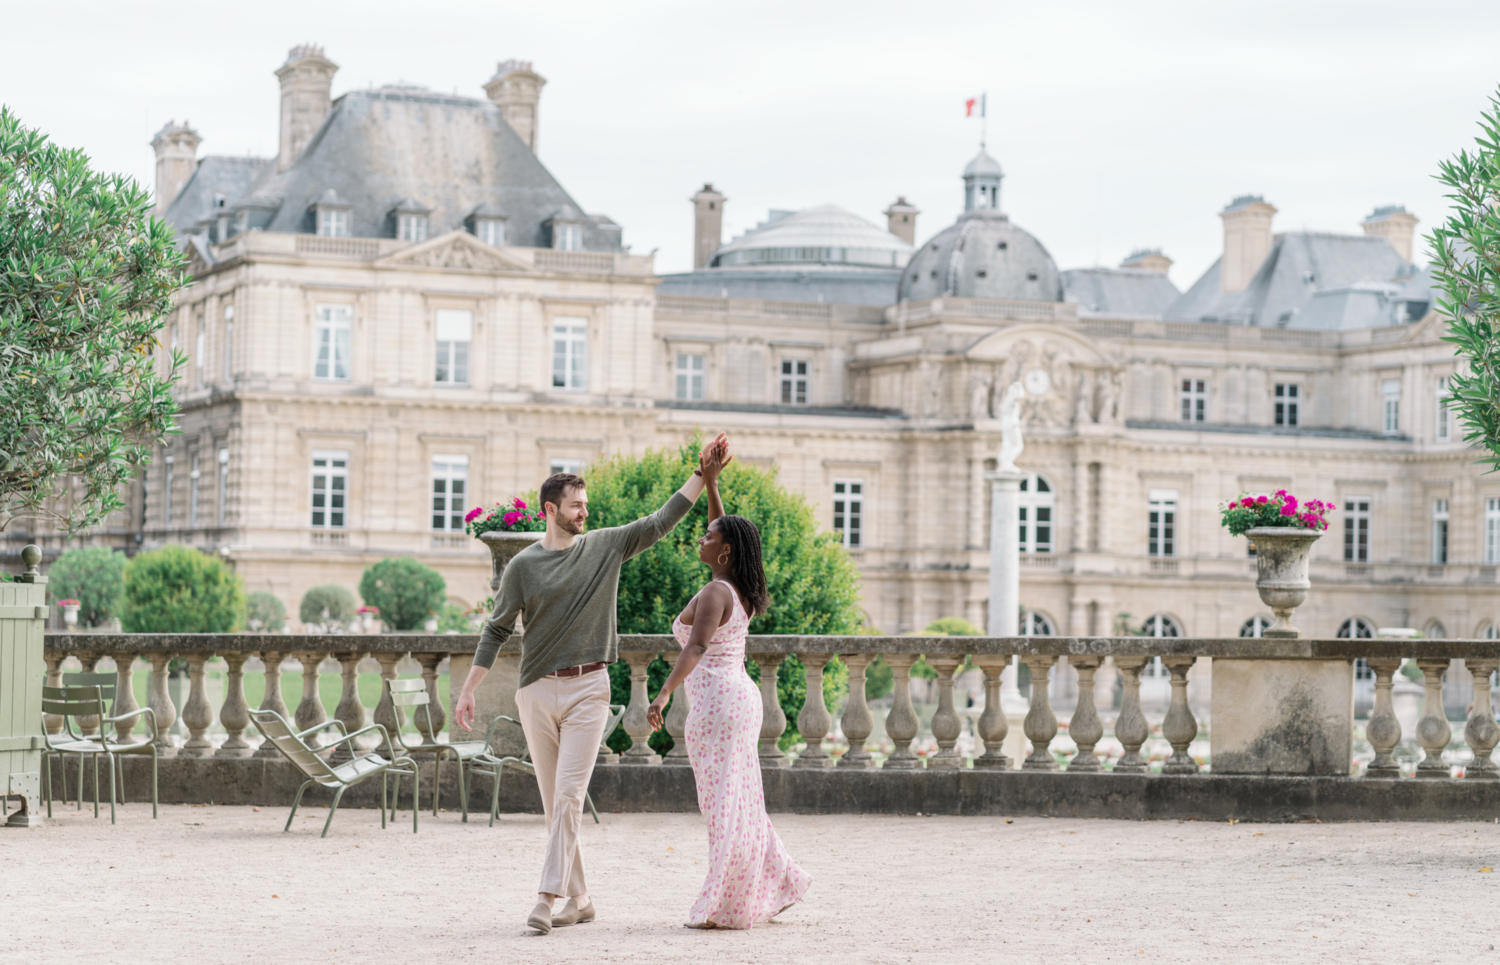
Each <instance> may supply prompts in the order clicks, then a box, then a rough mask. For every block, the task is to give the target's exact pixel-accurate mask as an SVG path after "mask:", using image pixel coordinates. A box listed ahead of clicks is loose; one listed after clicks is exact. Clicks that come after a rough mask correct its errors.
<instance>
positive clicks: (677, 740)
mask: <svg viewBox="0 0 1500 965" xmlns="http://www.w3.org/2000/svg"><path fill="white" fill-rule="evenodd" d="M681 656H682V654H681V653H680V652H673V653H664V654H662V659H664V660H666V661H667V663H669V664H671V665H672V666H673V667H674V668H675V667H676V666H677V659H678V658H679V657H681ZM688 703H689V701H688V693H687V683H686V681H684V683H683V685H682V686H681V687H678V688H677V689H676V690H674V691H673V692H672V702H671V703H670V704H668V705H667V712H666V713H665V714H663V715H662V723H663V724H665V725H666V729H667V736H668V737H670V738H672V749H671V750H669V751H667V752H666V754H664V755H662V759H661V762H662V763H663V764H671V765H676V766H682V765H689V766H690V765H691V764H692V763H693V762H692V759H691V758H689V757H688V749H687V740H686V738H685V737H684V736H683V735H684V734H686V733H687V719H688V711H689V710H690V709H691V708H690V707H689V706H688Z"/></svg>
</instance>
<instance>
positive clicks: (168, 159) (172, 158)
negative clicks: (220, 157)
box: [151, 121, 203, 218]
mask: <svg viewBox="0 0 1500 965" xmlns="http://www.w3.org/2000/svg"><path fill="white" fill-rule="evenodd" d="M201 143H203V138H201V137H199V136H198V132H197V131H195V130H193V128H192V126H191V125H190V124H188V122H187V121H183V122H182V123H181V124H178V123H177V122H176V121H167V126H166V127H164V128H162V129H161V130H159V131H157V132H156V136H155V137H153V138H152V139H151V147H152V149H153V150H155V151H156V207H155V208H153V209H152V211H151V213H152V214H154V215H156V216H157V217H158V218H159V217H161V216H162V214H163V213H165V212H166V210H167V205H169V204H171V203H172V199H173V198H175V197H177V195H178V193H179V192H180V191H182V186H183V185H184V184H187V183H188V178H190V177H192V176H193V171H194V170H195V169H196V168H197V167H198V145H199V144H201Z"/></svg>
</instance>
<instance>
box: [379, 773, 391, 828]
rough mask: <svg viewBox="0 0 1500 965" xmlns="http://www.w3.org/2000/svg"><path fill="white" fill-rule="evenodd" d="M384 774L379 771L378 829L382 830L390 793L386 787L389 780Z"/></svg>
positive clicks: (389, 801)
mask: <svg viewBox="0 0 1500 965" xmlns="http://www.w3.org/2000/svg"><path fill="white" fill-rule="evenodd" d="M386 776H387V775H386V772H385V771H381V772H380V830H382V831H384V830H385V811H386V807H387V806H388V805H389V804H390V803H391V795H390V792H389V790H388V789H387V785H388V784H389V783H390V782H389V781H387V780H386Z"/></svg>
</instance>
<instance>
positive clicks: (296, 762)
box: [250, 710, 422, 838]
mask: <svg viewBox="0 0 1500 965" xmlns="http://www.w3.org/2000/svg"><path fill="white" fill-rule="evenodd" d="M250 719H251V720H252V721H253V722H254V723H255V729H256V730H258V731H260V732H261V733H262V734H264V735H265V738H266V740H268V741H270V742H271V743H272V744H273V745H274V746H275V747H276V749H277V750H279V751H281V755H282V756H283V757H285V758H286V759H287V760H289V761H291V762H292V766H293V767H295V768H297V770H299V771H301V772H302V774H303V776H305V777H306V778H307V780H306V781H303V782H302V786H301V787H299V788H297V797H296V800H294V801H292V813H291V814H289V815H287V818H286V827H284V828H282V829H281V830H282V831H290V830H291V829H292V819H293V818H295V817H296V816H297V808H298V806H299V805H301V803H302V793H303V792H304V791H306V790H307V789H308V788H309V787H310V786H312V785H314V784H317V785H319V786H320V787H327V788H332V789H333V804H331V805H329V808H328V820H327V821H324V822H323V834H322V835H321V836H322V837H325V838H326V837H328V827H329V825H331V824H333V815H334V812H335V811H337V810H338V809H339V799H340V798H342V797H343V796H344V792H345V791H347V790H348V789H349V788H351V787H353V786H354V785H356V784H358V783H360V782H361V781H363V780H365V779H366V778H371V777H374V776H375V775H376V774H379V775H380V826H381V827H382V828H384V827H385V811H386V805H387V803H389V804H390V809H391V820H392V821H394V820H395V819H396V806H397V805H398V804H399V803H400V800H401V781H400V779H399V777H398V779H397V781H396V793H395V795H394V797H392V796H391V795H389V794H388V793H387V784H386V781H387V778H389V777H390V776H391V775H409V776H410V777H411V832H412V834H416V833H417V814H418V812H419V811H421V806H420V804H419V801H420V800H421V796H422V778H421V775H420V774H418V773H417V765H416V762H415V761H413V760H412V759H411V758H410V757H406V756H404V755H398V754H397V753H396V747H395V745H394V744H392V743H391V735H390V734H388V733H387V732H386V729H385V728H384V727H382V726H381V725H380V724H371V725H369V726H368V727H361V728H360V729H359V730H357V731H355V732H354V733H352V734H350V733H347V732H346V729H345V727H344V723H343V721H340V720H331V721H326V722H324V723H322V724H315V725H314V726H312V727H309V728H308V729H307V730H304V731H294V730H292V728H291V725H290V724H288V723H287V722H286V719H285V718H284V717H282V716H281V715H280V714H278V713H277V712H276V711H274V710H252V711H250ZM326 727H333V728H336V729H337V730H338V732H339V738H338V740H336V741H333V742H332V743H330V744H324V745H323V746H321V747H317V748H314V747H311V746H309V745H308V743H307V740H306V738H307V736H308V735H309V734H313V733H316V732H317V731H320V730H323V729H324V728H326ZM370 733H378V734H379V735H380V736H381V738H382V739H384V741H385V749H386V751H387V753H388V754H389V755H390V757H389V759H387V758H385V757H381V756H380V755H379V754H376V753H369V754H365V755H364V756H362V757H355V758H353V759H352V760H348V761H344V762H343V763H341V764H330V763H329V762H327V761H325V760H323V758H321V757H319V756H318V755H319V754H320V753H324V752H326V751H328V750H329V749H331V748H333V747H337V746H338V745H339V744H343V743H349V742H352V741H353V740H354V739H355V738H356V737H360V736H361V735H364V734H370ZM349 746H350V750H351V751H355V745H354V744H353V743H349Z"/></svg>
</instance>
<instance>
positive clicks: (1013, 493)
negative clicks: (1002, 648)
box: [984, 472, 1026, 637]
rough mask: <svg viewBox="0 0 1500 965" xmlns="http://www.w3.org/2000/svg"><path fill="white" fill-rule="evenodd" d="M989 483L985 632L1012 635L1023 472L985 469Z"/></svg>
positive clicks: (1015, 620) (1017, 620)
mask: <svg viewBox="0 0 1500 965" xmlns="http://www.w3.org/2000/svg"><path fill="white" fill-rule="evenodd" d="M984 478H985V479H987V480H989V483H990V616H989V621H988V623H989V635H990V636H992V637H1013V636H1015V635H1016V634H1017V633H1018V632H1019V629H1020V612H1021V611H1020V608H1021V534H1020V530H1019V528H1018V527H1019V526H1020V522H1019V514H1020V506H1021V480H1023V479H1025V478H1026V474H1025V473H1019V472H987V473H985V474H984Z"/></svg>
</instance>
